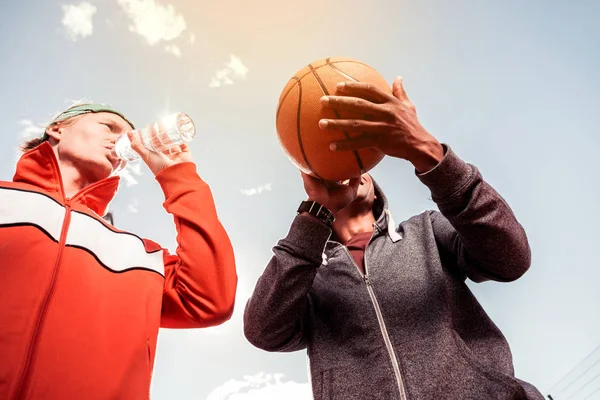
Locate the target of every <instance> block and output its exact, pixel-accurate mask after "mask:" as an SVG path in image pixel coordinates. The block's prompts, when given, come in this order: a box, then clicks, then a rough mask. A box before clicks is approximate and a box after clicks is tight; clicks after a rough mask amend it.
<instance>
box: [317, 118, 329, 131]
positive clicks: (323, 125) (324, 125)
mask: <svg viewBox="0 0 600 400" xmlns="http://www.w3.org/2000/svg"><path fill="white" fill-rule="evenodd" d="M327 125H329V121H327V120H326V119H322V120H320V121H319V128H321V129H327Z"/></svg>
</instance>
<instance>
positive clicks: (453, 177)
mask: <svg viewBox="0 0 600 400" xmlns="http://www.w3.org/2000/svg"><path fill="white" fill-rule="evenodd" d="M442 146H443V147H444V158H442V161H440V162H439V164H438V165H436V166H435V167H434V168H433V169H431V170H429V171H427V172H424V173H422V174H419V173H418V172H415V173H416V175H417V177H418V178H419V180H420V181H421V182H422V183H423V184H424V185H425V186H427V187H428V188H429V190H430V191H431V197H432V199H433V200H434V201H435V200H442V199H445V198H447V197H450V196H452V195H453V194H455V193H456V192H458V191H460V190H461V189H462V188H463V187H465V186H466V185H468V184H469V182H470V181H471V179H472V178H473V176H474V171H473V166H471V165H469V164H467V163H466V162H464V161H463V160H462V159H461V158H460V157H458V156H457V155H456V153H454V151H452V149H451V148H450V146H448V145H447V144H442Z"/></svg>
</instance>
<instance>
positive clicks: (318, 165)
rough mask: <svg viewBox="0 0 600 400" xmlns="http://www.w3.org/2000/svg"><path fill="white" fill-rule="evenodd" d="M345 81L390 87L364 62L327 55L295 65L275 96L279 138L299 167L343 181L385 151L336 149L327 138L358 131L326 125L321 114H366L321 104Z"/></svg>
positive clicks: (344, 116) (347, 136) (372, 163)
mask: <svg viewBox="0 0 600 400" xmlns="http://www.w3.org/2000/svg"><path fill="white" fill-rule="evenodd" d="M344 81H358V82H368V83H371V84H373V85H375V86H377V87H378V88H380V89H382V90H384V91H386V92H389V93H391V92H392V90H391V88H390V87H389V85H388V83H387V82H386V81H385V79H384V78H383V77H382V76H381V75H380V74H379V73H378V72H377V71H375V70H374V69H373V68H371V67H370V66H368V65H367V64H365V63H362V62H360V61H356V60H353V59H350V58H326V59H323V60H319V61H315V62H313V63H311V64H309V65H307V66H306V67H304V68H302V69H301V70H300V71H298V72H297V73H296V74H295V75H294V76H293V77H292V78H291V79H290V80H289V82H288V83H287V84H286V86H285V87H284V88H283V91H282V92H281V95H280V96H279V104H278V107H277V116H276V126H277V136H278V138H279V143H280V144H281V147H282V148H283V150H284V152H285V153H286V155H287V156H288V158H289V159H290V160H291V161H292V163H293V164H294V165H295V166H296V167H297V168H298V169H300V170H301V171H302V172H304V173H306V174H309V175H311V176H314V177H316V178H319V179H324V180H328V181H344V180H346V179H351V178H355V177H358V176H360V175H361V174H363V173H365V172H367V171H369V170H370V169H372V168H373V167H375V166H376V165H377V164H378V163H379V162H380V161H381V159H382V158H383V157H384V154H383V153H382V152H381V151H379V150H377V149H374V148H364V149H359V150H349V151H337V152H334V151H332V150H331V149H330V148H329V145H330V143H332V142H334V141H338V140H346V139H350V138H353V137H356V136H358V135H360V134H362V132H342V131H325V130H323V129H321V128H319V120H320V119H323V118H329V119H333V118H338V119H339V118H342V119H368V116H365V115H357V114H356V113H350V112H341V111H338V110H332V109H327V108H323V107H322V106H321V103H320V98H321V97H322V96H326V95H336V85H337V84H338V83H339V82H344Z"/></svg>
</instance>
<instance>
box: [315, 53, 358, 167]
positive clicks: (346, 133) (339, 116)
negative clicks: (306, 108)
mask: <svg viewBox="0 0 600 400" xmlns="http://www.w3.org/2000/svg"><path fill="white" fill-rule="evenodd" d="M326 65H327V64H326ZM308 67H309V68H310V70H311V71H312V73H313V75H314V77H315V79H316V80H317V82H318V83H319V86H320V87H321V90H322V91H323V93H324V94H325V95H326V96H329V92H328V91H327V88H326V87H325V84H324V83H323V81H322V80H321V77H320V76H319V74H317V72H316V71H315V70H314V68H313V67H312V65H309V66H308ZM333 112H334V114H335V116H336V117H337V118H338V119H341V118H342V116H341V115H340V113H339V112H338V110H335V109H334V110H333ZM343 132H344V136H346V139H348V140H350V139H352V138H351V137H350V134H349V133H348V131H343ZM352 153H354V157H355V158H356V164H358V168H359V169H360V171H361V173H362V171H364V167H363V165H362V160H361V159H360V156H359V155H358V151H356V150H352Z"/></svg>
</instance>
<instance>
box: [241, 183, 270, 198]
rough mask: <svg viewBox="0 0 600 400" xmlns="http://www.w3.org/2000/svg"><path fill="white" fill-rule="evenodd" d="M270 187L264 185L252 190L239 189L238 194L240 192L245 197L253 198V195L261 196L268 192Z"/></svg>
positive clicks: (268, 184)
mask: <svg viewBox="0 0 600 400" xmlns="http://www.w3.org/2000/svg"><path fill="white" fill-rule="evenodd" d="M271 187H272V185H271V184H270V183H267V184H266V185H262V186H258V187H255V188H252V189H240V192H242V194H243V195H245V196H254V195H255V194H261V193H262V192H264V191H267V192H270V191H271Z"/></svg>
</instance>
